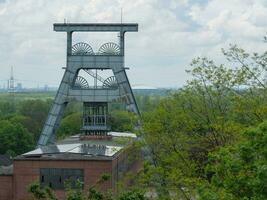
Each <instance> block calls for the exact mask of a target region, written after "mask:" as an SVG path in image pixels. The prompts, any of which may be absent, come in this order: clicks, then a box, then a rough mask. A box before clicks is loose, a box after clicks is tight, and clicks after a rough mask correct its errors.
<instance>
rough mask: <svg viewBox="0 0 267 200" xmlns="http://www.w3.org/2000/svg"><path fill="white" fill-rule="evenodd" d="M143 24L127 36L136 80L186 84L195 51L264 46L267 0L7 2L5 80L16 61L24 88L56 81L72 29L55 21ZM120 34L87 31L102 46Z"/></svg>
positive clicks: (0, 60)
mask: <svg viewBox="0 0 267 200" xmlns="http://www.w3.org/2000/svg"><path fill="white" fill-rule="evenodd" d="M121 8H123V15H122V17H123V22H124V23H128V22H134V23H138V24H139V32H137V33H127V34H126V67H130V70H129V71H127V73H128V76H129V79H130V82H131V84H132V86H142V87H143V86H149V87H160V88H162V87H171V88H176V87H181V86H182V85H183V84H184V83H185V82H186V80H188V79H190V77H189V76H188V75H187V74H186V72H185V70H186V69H189V63H190V62H191V60H192V59H193V58H194V57H197V56H207V57H208V58H211V59H214V60H215V61H217V62H218V63H226V60H225V59H224V58H223V56H222V54H221V48H227V47H228V45H229V44H230V43H232V44H238V45H239V46H241V47H242V48H244V49H247V50H249V51H257V52H262V51H263V50H264V48H265V47H266V44H264V43H263V42H262V38H263V36H264V35H267V34H266V32H267V31H266V30H267V20H266V19H267V1H266V0H231V1H230V0H223V1H222V0H114V1H110V0H76V1H75V3H74V1H70V0H54V1H45V0H23V1H21V0H0V23H1V25H2V29H1V31H0V47H1V48H0V70H1V73H0V86H2V85H3V84H5V83H6V80H7V79H8V78H9V76H10V67H11V66H13V67H14V74H15V78H16V79H18V80H21V81H20V82H22V83H23V85H24V86H27V87H35V86H36V85H37V84H38V85H40V86H41V85H45V84H47V85H49V86H54V87H57V86H58V85H59V82H60V80H61V78H62V75H63V72H64V70H62V67H64V66H65V60H66V55H65V52H66V35H65V34H63V33H57V32H54V31H53V23H56V22H64V19H66V20H67V22H88V23H89V22H120V21H121ZM116 37H117V36H116V35H114V34H109V35H97V34H93V35H90V36H85V35H83V34H78V35H76V36H75V39H74V42H75V41H77V42H78V41H84V42H88V43H89V44H91V45H92V46H93V47H94V50H95V51H96V50H97V49H98V48H99V46H100V45H101V44H103V43H105V42H109V41H116V39H117V38H116Z"/></svg>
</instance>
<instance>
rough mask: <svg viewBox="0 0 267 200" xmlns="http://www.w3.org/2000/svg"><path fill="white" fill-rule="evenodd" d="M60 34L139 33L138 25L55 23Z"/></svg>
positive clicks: (55, 28)
mask: <svg viewBox="0 0 267 200" xmlns="http://www.w3.org/2000/svg"><path fill="white" fill-rule="evenodd" d="M54 31H60V32H76V31H77V32H83V31H84V32H137V31H138V24H136V23H55V24H54Z"/></svg>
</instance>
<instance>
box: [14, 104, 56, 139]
mask: <svg viewBox="0 0 267 200" xmlns="http://www.w3.org/2000/svg"><path fill="white" fill-rule="evenodd" d="M50 105H51V101H50V100H49V101H48V100H47V101H43V100H40V99H37V100H25V101H22V102H21V103H20V104H19V105H18V107H19V108H18V113H19V114H20V115H23V116H25V117H28V118H30V119H31V120H30V121H31V124H28V123H27V127H26V128H29V129H30V130H29V131H30V132H32V133H33V134H34V140H35V141H37V140H38V138H39V135H40V133H41V131H42V127H43V124H44V122H45V120H46V117H47V114H48V111H49V108H50ZM28 120H29V119H28ZM25 123H26V122H25V121H24V122H23V124H25Z"/></svg>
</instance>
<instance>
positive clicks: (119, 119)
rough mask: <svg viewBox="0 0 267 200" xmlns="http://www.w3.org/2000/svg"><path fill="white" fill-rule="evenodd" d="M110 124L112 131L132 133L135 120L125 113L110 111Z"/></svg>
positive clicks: (133, 116) (132, 116)
mask: <svg viewBox="0 0 267 200" xmlns="http://www.w3.org/2000/svg"><path fill="white" fill-rule="evenodd" d="M110 123H111V128H112V130H113V131H129V132H133V131H134V127H135V125H136V123H137V118H136V116H135V115H134V114H132V113H129V112H127V111H112V113H111V119H110Z"/></svg>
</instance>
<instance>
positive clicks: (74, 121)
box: [57, 112, 82, 138]
mask: <svg viewBox="0 0 267 200" xmlns="http://www.w3.org/2000/svg"><path fill="white" fill-rule="evenodd" d="M81 126H82V120H81V113H79V112H76V113H72V114H70V115H67V116H66V117H64V118H63V119H62V121H61V123H60V126H59V129H58V132H57V137H58V138H61V137H66V136H70V135H74V134H79V133H80V129H81Z"/></svg>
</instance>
